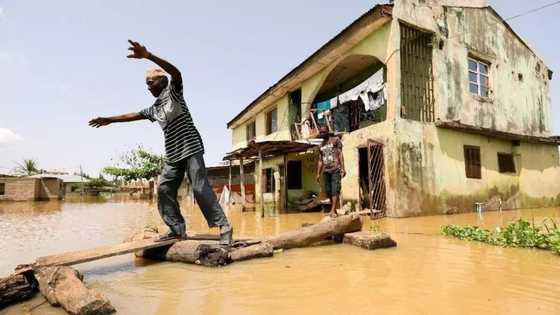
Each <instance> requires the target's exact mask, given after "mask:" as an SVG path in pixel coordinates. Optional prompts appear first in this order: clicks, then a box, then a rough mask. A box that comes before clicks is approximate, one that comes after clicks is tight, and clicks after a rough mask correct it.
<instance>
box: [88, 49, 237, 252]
mask: <svg viewBox="0 0 560 315" xmlns="http://www.w3.org/2000/svg"><path fill="white" fill-rule="evenodd" d="M128 42H129V43H130V48H128V50H129V51H130V54H129V55H128V56H127V57H128V58H133V59H147V60H150V61H152V62H153V63H155V64H156V65H158V66H159V67H160V68H151V69H148V70H147V71H146V85H147V87H148V91H149V92H150V93H151V94H152V95H153V96H154V97H155V98H156V100H155V103H154V104H153V105H151V106H149V107H147V108H145V109H143V110H141V111H139V112H133V113H129V114H124V115H119V116H112V117H97V118H95V119H92V120H91V121H90V122H89V125H90V126H92V127H95V128H99V127H102V126H107V125H109V124H112V123H117V122H129V121H135V120H144V119H148V120H150V121H151V122H155V121H157V122H158V123H159V125H160V126H161V128H162V129H163V134H164V137H165V159H164V166H163V170H162V174H161V176H160V182H159V187H158V210H159V213H160V215H161V217H162V219H163V221H164V222H165V224H167V226H169V229H170V231H169V233H168V234H167V235H163V236H161V237H159V238H158V241H164V240H169V239H173V238H180V239H187V234H186V224H185V219H184V218H183V216H182V215H181V210H180V207H179V202H178V201H177V191H178V189H179V186H180V185H181V182H182V181H183V178H184V176H185V173H186V174H187V177H188V179H189V181H190V183H191V185H192V188H193V192H194V197H195V199H196V201H197V202H198V205H199V206H200V209H201V211H202V213H203V214H204V217H205V219H206V221H207V222H208V226H209V227H210V228H213V227H219V228H220V244H222V245H231V243H232V240H233V228H232V227H231V225H230V224H229V222H228V219H227V217H226V215H225V213H224V210H223V209H222V207H221V206H220V204H219V203H218V200H217V198H216V195H215V194H214V191H213V190H212V187H211V186H210V184H209V182H208V177H207V174H206V166H205V163H204V158H203V154H204V145H203V143H202V138H201V137H200V134H199V132H198V130H197V129H196V127H195V125H194V123H193V120H192V117H191V114H190V112H189V109H188V107H187V104H186V102H185V99H184V98H183V79H182V76H181V72H180V71H179V70H178V69H177V68H176V67H175V66H174V65H172V64H171V63H169V62H167V61H166V60H164V59H162V58H159V57H157V56H156V55H154V54H152V53H151V52H150V51H148V49H146V47H144V46H142V45H141V44H139V43H138V42H134V41H131V40H129V41H128ZM168 75H169V76H170V77H171V80H169V78H168Z"/></svg>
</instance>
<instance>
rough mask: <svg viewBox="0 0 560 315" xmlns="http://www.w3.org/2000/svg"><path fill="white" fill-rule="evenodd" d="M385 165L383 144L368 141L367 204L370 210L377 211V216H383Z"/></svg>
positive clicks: (384, 206)
mask: <svg viewBox="0 0 560 315" xmlns="http://www.w3.org/2000/svg"><path fill="white" fill-rule="evenodd" d="M384 170H385V164H384V159H383V144H381V143H378V142H375V141H373V140H369V141H368V173H369V176H368V177H369V183H368V184H369V202H370V206H371V208H372V209H375V210H379V211H381V213H379V214H378V215H379V216H385V212H386V210H387V209H386V208H387V206H386V199H387V197H386V189H385V175H384V174H385V171H384Z"/></svg>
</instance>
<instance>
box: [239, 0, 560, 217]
mask: <svg viewBox="0 0 560 315" xmlns="http://www.w3.org/2000/svg"><path fill="white" fill-rule="evenodd" d="M551 79H552V71H551V70H549V68H548V67H547V66H546V64H545V63H544V61H543V60H542V59H541V58H540V57H539V56H538V55H537V54H536V53H535V51H534V50H533V49H531V47H530V46H529V45H528V44H527V42H525V41H524V40H523V39H522V38H521V37H520V36H519V35H518V34H516V33H515V32H514V31H513V30H512V28H511V27H510V26H509V25H508V24H507V23H506V22H505V21H504V20H503V19H502V18H501V17H500V16H499V14H498V13H497V12H496V11H494V9H492V8H491V7H489V6H487V3H486V1H483V0H476V1H471V0H468V1H467V0H462V1H461V0H407V1H404V0H396V1H394V2H393V4H390V5H378V6H375V7H374V8H372V9H371V10H370V11H368V12H366V13H365V14H364V15H362V16H361V17H360V18H358V19H357V20H356V21H354V22H353V23H352V24H351V25H350V26H348V27H347V28H346V29H344V30H343V31H342V32H341V33H340V34H338V35H337V36H336V37H334V38H333V39H332V40H330V41H329V42H328V43H326V44H325V45H324V46H323V47H321V48H320V49H319V50H318V51H317V52H315V53H314V54H313V55H312V56H310V57H309V58H308V59H306V60H305V61H304V62H303V63H301V64H300V65H299V66H298V67H296V68H295V69H294V70H292V71H291V72H289V73H288V74H287V75H286V76H285V77H283V78H282V79H280V81H278V83H276V84H275V85H273V86H272V87H270V88H269V89H268V90H266V91H265V92H264V93H263V94H262V95H260V96H259V97H258V98H257V99H256V100H255V101H253V102H252V103H251V104H249V105H248V106H247V107H246V108H245V109H243V110H242V111H241V112H240V113H239V114H238V115H237V116H236V117H235V118H233V119H232V120H231V121H230V122H229V123H228V128H230V129H232V138H233V141H232V151H234V152H235V151H237V150H242V149H244V148H247V147H248V144H249V143H250V142H251V141H257V142H262V141H292V142H293V141H295V140H306V139H311V138H313V137H315V136H316V135H317V128H318V127H320V126H327V127H328V128H330V129H331V130H332V131H335V132H339V133H341V137H342V142H343V145H344V156H345V161H346V171H347V176H346V177H345V178H344V179H343V182H342V195H343V199H344V200H345V202H351V203H353V204H354V205H355V206H356V208H375V209H379V210H383V211H386V214H387V215H389V216H393V217H405V216H415V215H428V214H440V213H449V212H464V211H471V210H472V209H473V204H474V203H477V202H483V203H485V206H486V209H498V208H503V209H512V208H524V207H542V206H552V205H558V204H560V181H558V178H560V162H559V153H558V144H559V143H560V141H559V138H557V137H552V136H551V101H550V93H549V86H550V80H551ZM303 156H304V157H303V158H302V160H303V162H302V167H301V176H302V179H301V182H303V186H304V188H305V189H310V190H313V191H315V192H319V191H320V189H321V187H320V186H319V185H318V184H315V183H314V178H315V174H314V172H315V167H314V164H315V163H316V159H317V156H316V153H315V154H308V155H303ZM282 157H283V155H282V154H279V155H275V156H272V155H271V156H266V157H264V158H263V159H264V161H263V164H262V170H261V173H262V172H268V173H273V175H274V174H276V170H279V168H278V167H277V165H281V164H282V163H280V162H279V161H280V160H282ZM296 157H301V156H300V155H298V154H295V155H293V154H292V155H288V157H287V159H288V161H290V160H291V159H294V160H295V159H296ZM268 168H271V169H272V171H266V169H268ZM268 173H266V175H269V174H268ZM260 178H262V182H261V181H258V182H257V185H256V189H257V197H258V196H259V195H260V194H259V192H258V190H259V189H260V188H262V189H263V190H266V191H268V190H270V187H271V186H272V182H271V181H270V180H269V176H261V177H260ZM273 178H276V177H273ZM279 178H280V181H281V180H282V178H281V174H279ZM264 198H266V195H265V196H264Z"/></svg>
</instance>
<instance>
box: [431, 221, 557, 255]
mask: <svg viewBox="0 0 560 315" xmlns="http://www.w3.org/2000/svg"><path fill="white" fill-rule="evenodd" d="M441 233H442V234H443V235H445V236H452V237H455V238H458V239H461V240H466V241H476V242H482V243H487V244H491V245H495V246H502V247H524V248H539V249H544V250H550V251H553V252H555V253H556V254H560V228H559V227H558V225H557V224H556V222H554V220H552V219H547V220H545V221H544V222H543V223H542V224H540V225H536V224H535V223H534V222H529V221H526V220H523V219H519V220H517V221H515V222H512V223H510V224H508V225H507V226H505V227H497V228H496V229H495V230H493V231H491V230H487V229H482V228H480V227H478V226H473V225H467V226H459V225H445V226H443V227H442V229H441Z"/></svg>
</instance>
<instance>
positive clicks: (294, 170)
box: [288, 161, 303, 189]
mask: <svg viewBox="0 0 560 315" xmlns="http://www.w3.org/2000/svg"><path fill="white" fill-rule="evenodd" d="M302 187H303V183H302V178H301V161H288V189H302Z"/></svg>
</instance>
